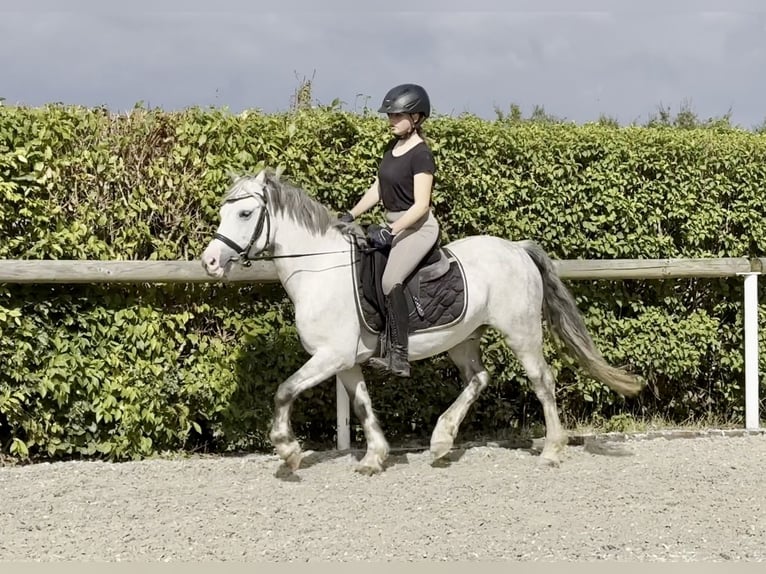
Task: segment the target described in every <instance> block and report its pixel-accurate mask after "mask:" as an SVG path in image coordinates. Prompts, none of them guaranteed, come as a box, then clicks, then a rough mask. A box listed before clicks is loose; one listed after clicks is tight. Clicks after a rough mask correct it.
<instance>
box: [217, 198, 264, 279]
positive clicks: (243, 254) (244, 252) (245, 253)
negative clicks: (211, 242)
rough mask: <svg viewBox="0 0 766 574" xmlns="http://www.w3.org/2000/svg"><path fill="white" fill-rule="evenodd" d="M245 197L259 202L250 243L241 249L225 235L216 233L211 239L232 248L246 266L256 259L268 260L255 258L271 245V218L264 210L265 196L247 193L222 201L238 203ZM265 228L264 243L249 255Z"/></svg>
mask: <svg viewBox="0 0 766 574" xmlns="http://www.w3.org/2000/svg"><path fill="white" fill-rule="evenodd" d="M246 197H255V198H256V199H258V200H260V201H261V212H260V213H259V214H258V221H256V223H255V229H253V234H252V235H251V236H250V241H248V243H247V245H246V246H245V247H242V246H241V245H239V244H238V243H237V242H236V241H234V240H233V239H229V238H228V237H226V236H225V235H223V234H221V233H218V232H217V231H216V232H215V233H214V234H213V239H217V240H218V241H220V242H221V243H223V244H225V245H226V246H227V247H230V248H232V249H233V250H234V251H235V252H236V254H237V256H238V257H239V259H240V260H241V261H242V262H243V265H248V264H249V262H250V261H254V260H256V259H269V257H257V256H258V255H259V254H261V253H263V252H264V251H266V250H268V248H269V246H270V245H271V216H270V215H269V210H268V209H267V208H266V194H265V193H264V194H258V193H254V192H252V191H251V192H249V193H248V194H247V195H238V196H235V197H232V198H231V199H226V200H224V203H234V202H236V201H239V200H240V199H245V198H246ZM264 227H265V228H266V242H265V243H264V245H263V247H262V248H261V249H259V250H258V251H256V252H255V253H252V254H251V253H250V251H252V249H253V245H255V243H256V242H257V241H258V238H259V237H260V236H261V233H263V228H264Z"/></svg>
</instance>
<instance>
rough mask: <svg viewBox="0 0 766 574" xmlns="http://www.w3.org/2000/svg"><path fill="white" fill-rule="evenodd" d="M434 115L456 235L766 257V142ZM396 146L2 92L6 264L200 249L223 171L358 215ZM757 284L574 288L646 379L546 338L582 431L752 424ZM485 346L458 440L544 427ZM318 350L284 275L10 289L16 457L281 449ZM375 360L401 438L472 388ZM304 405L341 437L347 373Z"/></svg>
mask: <svg viewBox="0 0 766 574" xmlns="http://www.w3.org/2000/svg"><path fill="white" fill-rule="evenodd" d="M427 127H428V138H429V141H430V143H431V145H432V147H433V149H434V152H435V155H436V157H437V162H438V166H439V171H438V174H437V182H436V193H435V197H434V209H435V211H436V213H437V216H438V217H439V219H440V221H441V223H442V228H443V236H444V237H443V238H444V240H445V241H448V240H450V239H455V238H458V237H462V236H465V235H468V234H475V233H491V234H494V235H499V236H502V237H507V238H510V239H521V238H533V239H535V240H537V241H539V242H540V243H541V244H542V245H543V247H544V248H545V249H547V250H548V252H549V253H550V254H551V256H553V257H555V258H564V259H572V258H586V259H601V258H605V259H608V258H652V259H653V258H665V257H733V256H763V255H764V253H765V252H766V228H765V227H764V226H763V225H762V221H763V214H764V213H765V212H766V210H765V209H764V207H765V205H766V194H765V193H764V189H765V187H764V181H766V136H764V135H758V134H753V133H749V132H744V131H737V130H734V129H730V128H726V127H725V126H724V127H717V128H709V129H696V130H685V129H678V128H669V127H641V128H639V127H629V128H619V127H615V126H605V125H586V126H578V125H568V124H550V123H545V124H543V123H536V122H524V121H514V120H511V119H506V118H501V119H498V120H496V121H486V120H481V119H479V118H475V117H471V116H464V117H458V118H453V117H438V118H434V119H432V120H430V121H429V122H428V126H427ZM386 138H387V135H386V126H385V123H384V122H382V121H381V120H380V119H379V118H378V117H377V116H373V115H362V116H358V115H354V114H350V113H346V112H343V111H340V110H337V109H326V108H320V109H313V110H311V109H309V110H300V111H297V112H292V113H285V114H273V115H266V114H262V113H259V112H246V113H242V114H239V115H234V114H231V113H229V112H227V111H226V110H220V109H210V110H200V109H189V110H185V111H183V112H177V113H166V112H163V111H159V110H147V109H143V108H137V109H135V110H133V111H131V112H130V113H127V114H122V115H114V114H110V113H109V112H108V111H106V110H102V109H82V108H74V107H63V106H47V107H44V108H33V109H30V108H15V107H2V106H0V234H1V235H0V237H2V241H0V258H6V259H160V260H165V259H167V260H178V259H184V260H190V259H196V258H198V257H199V254H200V253H201V251H202V249H203V248H204V245H205V244H206V243H207V241H208V240H209V238H210V236H211V233H212V231H213V230H214V228H215V225H216V223H217V211H218V207H219V201H220V198H221V197H222V193H223V192H224V191H225V189H226V187H227V185H228V182H229V172H237V173H240V172H254V171H256V170H257V169H259V168H260V167H262V166H264V165H268V166H272V167H276V166H282V167H284V170H285V177H288V178H289V179H291V180H292V181H293V182H295V183H296V184H298V185H300V186H302V187H303V188H305V189H306V190H307V191H308V192H309V193H311V194H312V195H313V196H314V197H316V198H317V199H319V200H320V201H322V202H323V203H325V204H326V205H328V206H329V207H331V208H333V209H337V210H342V209H345V208H348V207H349V206H350V205H352V204H353V202H354V201H355V200H356V199H357V198H358V196H359V194H360V193H362V192H363V190H364V189H366V187H367V186H368V185H369V183H370V182H371V181H372V178H373V177H374V174H375V167H376V162H377V159H378V157H379V156H380V153H381V151H382V148H383V145H384V144H385V142H386ZM374 215H375V214H373V216H374ZM741 283H742V282H741V280H740V279H727V280H710V279H706V280H702V279H700V280H664V281H624V282H621V281H609V282H607V281H601V282H595V281H584V282H573V283H570V287H571V288H572V290H573V291H574V293H575V295H576V297H577V300H578V303H579V305H580V308H581V309H582V311H583V312H584V313H585V314H586V320H587V323H588V325H589V326H590V328H591V330H592V332H593V335H594V338H595V339H596V341H597V343H598V344H599V345H600V347H601V348H602V350H603V352H604V354H605V356H606V358H607V359H608V360H609V361H610V362H612V363H616V364H622V365H627V366H629V367H631V368H633V369H635V370H636V371H637V372H639V373H641V374H642V375H644V376H645V377H646V378H647V380H648V381H649V388H648V389H647V391H646V392H644V393H643V394H642V396H640V397H638V398H636V399H631V400H628V401H624V400H622V399H620V398H617V397H616V396H615V395H613V394H611V393H610V392H608V391H607V390H605V389H604V388H603V387H602V386H601V385H599V384H596V383H594V382H593V381H591V380H590V379H588V378H586V377H584V376H583V375H582V373H581V372H580V371H579V370H578V369H577V368H576V367H575V366H574V364H573V363H572V361H571V359H569V358H568V357H567V356H565V355H562V354H560V353H559V352H557V350H556V349H555V348H554V347H553V345H552V344H551V342H550V341H548V342H547V343H546V345H547V351H548V355H549V357H550V360H551V363H552V365H553V366H554V368H555V369H556V371H557V374H558V380H559V388H560V391H559V402H560V406H561V410H562V415H563V416H564V418H565V420H566V422H567V423H568V424H573V423H574V422H575V421H587V420H590V419H592V418H594V417H599V418H601V417H604V418H608V417H610V416H613V415H620V416H624V415H625V414H626V413H627V414H630V415H632V416H635V417H650V416H655V415H656V416H662V417H665V418H667V419H669V420H675V421H679V422H680V421H686V420H690V419H701V418H705V417H710V416H714V417H717V418H719V419H720V418H728V419H731V420H732V422H737V421H741V420H742V417H743V389H742V386H743V340H742V304H741V301H742V284H741ZM761 285H763V282H761ZM763 291H764V289H763V287H761V293H760V298H761V301H763V300H764V296H763ZM762 340H763V338H762ZM485 343H486V344H485V357H486V362H487V364H488V365H489V366H490V367H491V369H492V371H493V373H494V379H493V383H492V385H491V386H490V388H488V389H487V391H486V392H485V393H484V394H483V396H482V397H481V399H480V400H479V401H478V403H477V404H476V405H475V408H474V409H473V410H472V412H471V413H470V414H469V417H468V418H467V419H466V421H465V423H464V425H463V427H462V428H463V430H464V432H465V434H466V435H467V434H471V433H473V434H479V433H483V434H495V433H498V432H502V431H504V430H506V429H508V428H517V427H518V426H520V425H524V426H527V425H532V424H537V423H540V422H541V420H542V417H541V413H540V408H539V404H538V402H537V399H536V398H535V397H534V395H533V393H532V392H531V390H530V388H529V386H528V384H527V381H526V379H525V378H524V377H523V374H522V372H521V369H520V367H519V366H518V364H517V363H516V361H515V360H514V359H513V358H512V357H511V356H510V355H509V354H508V352H507V350H506V349H505V347H504V346H503V345H502V344H501V343H500V341H499V340H498V338H497V336H496V335H495V334H494V333H490V334H488V335H487V336H486V341H485ZM765 351H766V349H764V348H763V345H762V349H761V355H760V356H761V369H762V370H766V369H764V365H765V364H766V360H765V359H764V357H766V352H765ZM306 359H307V355H306V354H305V352H304V351H303V349H302V348H301V347H300V345H299V343H298V339H297V335H296V332H295V329H294V327H293V324H292V308H291V306H290V304H289V301H288V300H287V299H286V297H285V294H284V292H283V291H282V290H281V288H280V287H279V286H273V285H271V286H255V285H254V286H241V285H240V286H233V285H220V284H206V285H173V286H171V285H136V286H109V285H100V286H99V285H96V286H77V285H75V286H50V285H38V286H30V285H0V363H1V364H2V365H3V368H2V372H1V373H0V453H10V454H12V455H14V456H19V457H23V456H27V455H29V456H37V457H50V458H59V457H67V456H104V457H109V458H113V459H124V458H131V457H142V456H148V455H151V454H153V453H156V452H162V451H178V450H200V449H206V450H214V451H218V452H221V451H227V450H234V449H260V448H268V443H267V441H266V433H267V432H268V427H269V424H270V416H271V412H272V397H273V393H274V391H275V389H276V386H277V385H278V384H279V382H281V381H282V380H284V379H285V378H286V377H287V376H288V375H289V374H290V373H291V372H292V371H294V370H295V369H296V368H298V366H299V365H300V364H301V363H302V362H303V361H305V360H306ZM368 374H369V379H370V384H369V387H370V392H371V394H372V398H373V404H374V406H375V407H376V410H377V411H378V413H379V414H380V417H381V421H382V424H383V425H384V428H385V430H386V432H387V434H388V436H389V437H390V438H392V439H393V440H403V439H404V438H405V437H408V436H413V435H414V436H416V437H418V438H425V437H427V436H428V433H429V432H430V430H431V428H432V426H433V424H434V422H435V420H436V418H437V417H438V415H439V414H440V413H441V412H442V411H443V410H444V409H445V408H446V407H447V405H448V404H450V403H451V402H452V401H453V400H454V399H455V397H456V396H457V394H458V392H459V390H460V386H461V385H460V383H459V379H458V375H457V373H456V370H455V369H454V368H453V367H452V365H451V364H450V363H449V361H448V360H447V359H445V358H444V357H439V358H436V359H433V360H431V361H427V362H423V363H418V364H417V365H416V366H415V369H414V378H413V379H412V380H411V381H397V380H393V379H392V380H386V379H385V378H382V377H380V376H377V375H375V374H373V373H368ZM294 416H295V425H294V426H295V429H296V431H297V432H298V433H299V434H300V436H301V437H302V438H303V439H304V440H306V441H309V442H327V441H329V440H332V438H333V436H334V428H333V427H334V423H335V403H334V385H332V384H325V385H322V386H320V387H318V388H317V389H315V390H312V391H310V392H308V393H306V394H305V395H303V396H302V397H301V399H299V401H298V403H297V405H296V410H295V413H294Z"/></svg>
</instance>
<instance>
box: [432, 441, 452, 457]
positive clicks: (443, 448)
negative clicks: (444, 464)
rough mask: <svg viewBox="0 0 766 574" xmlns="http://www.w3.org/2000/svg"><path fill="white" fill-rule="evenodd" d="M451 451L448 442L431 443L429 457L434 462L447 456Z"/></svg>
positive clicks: (450, 444) (450, 445)
mask: <svg viewBox="0 0 766 574" xmlns="http://www.w3.org/2000/svg"><path fill="white" fill-rule="evenodd" d="M451 450H452V443H451V442H448V441H439V442H432V443H431V456H432V457H433V458H434V460H438V459H440V458H442V457H444V456H446V455H447V454H449V451H451Z"/></svg>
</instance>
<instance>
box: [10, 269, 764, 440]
mask: <svg viewBox="0 0 766 574" xmlns="http://www.w3.org/2000/svg"><path fill="white" fill-rule="evenodd" d="M554 264H555V265H556V268H557V271H558V273H559V275H560V277H561V278H562V279H567V280H626V279H676V278H684V277H687V278H694V277H736V276H743V277H744V281H745V297H744V306H745V427H746V428H747V429H758V428H759V424H760V419H759V415H758V406H759V397H758V283H757V281H758V276H759V275H760V274H761V273H763V270H764V268H765V267H766V258H753V259H748V258H745V257H732V258H721V259H713V258H710V259H704V258H703V259H611V260H580V259H568V260H558V261H554ZM216 281H218V280H217V279H212V278H210V277H209V276H208V275H207V274H206V273H205V271H204V269H203V268H202V265H201V263H200V262H199V261H92V260H17V259H0V283H27V284H42V283H58V284H73V283H211V282H216ZM226 281H227V282H244V283H248V282H249V283H274V282H276V281H278V278H277V273H276V268H275V267H274V264H273V263H272V262H270V261H258V262H254V263H253V264H252V266H250V267H247V268H236V269H234V270H233V271H232V273H231V274H230V276H229V278H228V279H227V280H226ZM336 388H337V401H338V402H337V417H338V427H337V428H338V437H337V442H338V448H339V449H340V450H345V449H347V448H349V445H350V409H349V401H348V395H347V394H346V391H345V389H344V388H343V386H342V385H341V384H340V381H337V380H336Z"/></svg>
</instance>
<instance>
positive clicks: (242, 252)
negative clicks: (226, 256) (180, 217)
mask: <svg viewBox="0 0 766 574" xmlns="http://www.w3.org/2000/svg"><path fill="white" fill-rule="evenodd" d="M263 191H264V192H265V190H263ZM247 197H255V198H256V199H258V200H260V202H261V204H262V205H261V212H260V213H259V214H258V221H256V222H255V229H253V234H252V235H251V236H250V241H248V242H247V245H246V246H245V247H242V246H241V245H239V244H238V243H237V242H236V241H234V240H233V239H230V238H228V237H226V236H225V235H223V234H222V233H218V232H217V231H216V232H215V233H214V234H213V239H217V240H218V241H220V242H221V243H223V244H224V245H226V246H227V247H230V248H231V249H233V250H234V252H235V253H236V254H237V260H238V261H240V262H241V264H242V265H243V266H244V267H250V265H251V264H252V262H253V261H271V260H273V259H291V258H294V257H312V256H315V255H330V254H333V253H347V252H348V251H347V250H339V251H320V252H317V253H291V254H287V255H261V254H262V253H264V252H266V251H268V250H269V248H270V247H271V215H270V214H269V210H268V202H267V201H266V198H267V195H266V193H262V194H259V193H255V192H253V191H248V193H247V194H246V195H235V196H234V197H232V198H229V199H225V200H224V203H234V202H237V201H239V200H240V199H245V198H247ZM264 228H265V229H266V241H265V243H264V244H263V247H262V248H260V249H259V250H258V251H255V252H253V253H251V252H252V250H253V246H254V245H255V244H256V242H257V241H258V239H259V238H260V236H261V234H262V233H263V230H264ZM344 237H345V235H344ZM346 240H347V241H349V243H350V242H351V241H350V239H348V238H346Z"/></svg>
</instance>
